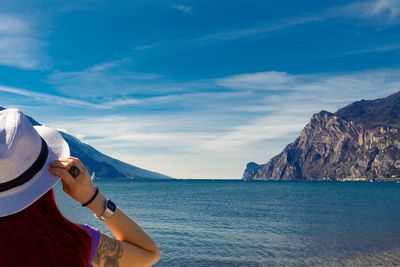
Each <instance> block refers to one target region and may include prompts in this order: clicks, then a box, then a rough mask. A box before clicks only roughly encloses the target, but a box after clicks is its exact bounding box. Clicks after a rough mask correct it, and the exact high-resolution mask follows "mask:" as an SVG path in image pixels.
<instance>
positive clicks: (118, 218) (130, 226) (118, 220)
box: [87, 192, 158, 253]
mask: <svg viewBox="0 0 400 267" xmlns="http://www.w3.org/2000/svg"><path fill="white" fill-rule="evenodd" d="M105 201H106V198H105V197H104V196H103V194H101V192H99V194H98V195H97V197H96V198H95V199H94V200H93V202H92V203H90V204H89V205H88V206H87V208H89V209H90V210H91V211H92V212H93V213H95V214H96V215H97V216H100V215H101V214H102V213H103V212H104V209H105ZM104 223H105V224H106V225H107V227H108V228H109V229H110V231H111V232H112V233H113V235H114V236H115V238H116V239H117V240H120V241H125V242H128V243H130V244H133V245H135V246H137V247H140V248H142V249H144V250H147V251H149V252H153V253H158V248H157V245H156V244H155V243H154V241H153V240H152V239H151V238H150V236H148V235H147V234H146V233H145V232H144V231H143V230H142V229H141V228H140V226H139V225H137V224H136V223H135V222H134V221H133V220H132V219H130V218H129V217H128V216H127V215H125V213H124V212H123V211H122V210H120V209H119V208H117V210H116V211H115V212H114V214H113V215H112V216H111V217H110V218H108V219H107V220H106V221H105V222H104Z"/></svg>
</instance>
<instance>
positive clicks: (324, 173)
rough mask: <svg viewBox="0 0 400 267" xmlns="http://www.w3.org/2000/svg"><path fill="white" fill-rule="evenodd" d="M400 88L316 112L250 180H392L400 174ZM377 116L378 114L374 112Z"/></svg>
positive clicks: (248, 172) (247, 175)
mask: <svg viewBox="0 0 400 267" xmlns="http://www.w3.org/2000/svg"><path fill="white" fill-rule="evenodd" d="M399 112H400V92H398V93H395V94H393V95H390V96H388V97H386V98H380V99H375V100H361V101H357V102H354V103H352V104H350V105H348V106H346V107H344V108H341V109H339V110H338V111H337V112H335V113H331V112H328V111H324V110H323V111H321V112H319V113H317V114H314V115H313V116H312V118H311V120H310V122H309V123H308V124H307V125H306V126H305V127H304V129H303V130H302V132H301V134H300V136H299V137H298V138H297V139H296V140H295V141H294V142H292V143H290V144H289V145H287V146H286V147H285V148H284V149H283V151H282V152H281V153H279V154H278V155H276V156H274V157H273V158H272V159H271V160H270V161H268V162H267V163H266V164H260V165H259V164H256V163H253V162H252V163H249V164H250V165H249V164H248V165H247V166H246V169H245V171H244V174H243V179H244V180H321V179H329V180H343V179H356V178H365V179H372V180H388V179H392V178H396V177H400V140H399V133H400V116H399V115H398V113H399ZM374 115H375V116H374Z"/></svg>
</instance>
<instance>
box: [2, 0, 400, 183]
mask: <svg viewBox="0 0 400 267" xmlns="http://www.w3.org/2000/svg"><path fill="white" fill-rule="evenodd" d="M11 2H12V3H11ZM0 6H1V8H0V51H1V53H0V95H1V100H2V101H1V103H0V105H1V106H4V107H19V108H21V109H22V110H23V111H24V112H25V113H27V114H29V115H31V116H33V117H34V118H35V119H37V120H39V121H41V122H44V123H46V124H47V125H49V126H52V127H55V128H58V129H63V130H64V131H67V132H68V133H71V134H73V135H75V136H77V137H79V138H80V139H81V140H83V141H85V142H87V143H89V144H91V145H93V146H94V147H96V148H97V149H99V150H100V151H102V152H104V153H106V154H108V155H111V156H114V157H116V158H119V159H121V160H124V161H126V162H128V163H132V164H134V165H137V166H140V167H143V168H147V169H150V170H154V171H158V172H162V173H164V174H167V175H170V176H174V177H179V178H240V177H241V176H242V174H243V170H244V168H245V165H246V163H248V162H249V161H255V162H258V163H265V162H267V161H268V160H269V158H270V157H272V156H273V155H275V154H277V153H279V152H280V151H281V150H282V149H283V148H284V146H285V145H286V144H287V143H289V142H292V141H293V140H294V139H295V138H296V136H297V135H298V134H299V133H300V132H301V129H302V128H303V127H304V125H305V124H306V123H307V122H308V121H309V119H310V117H311V115H312V114H314V113H317V112H319V111H320V110H321V109H325V110H328V111H332V112H334V111H335V110H336V109H337V108H339V107H342V106H344V105H347V104H349V103H351V102H353V101H355V100H358V99H362V98H364V99H372V98H377V97H383V96H387V95H389V94H391V93H394V92H397V91H399V90H400V63H399V62H400V61H399V60H400V1H398V0H374V1H368V0H367V1H328V0H327V1H295V0H293V1H285V0H279V1H278V0H270V1H267V0H262V1H261V0H260V1H258V0H253V1H248V0H247V1H245V0H233V1H232V0H230V1H225V0H213V1H206V0H201V1H200V0H198V1H169V0H130V1H97V0H88V1H73V0H71V1H4V0H0Z"/></svg>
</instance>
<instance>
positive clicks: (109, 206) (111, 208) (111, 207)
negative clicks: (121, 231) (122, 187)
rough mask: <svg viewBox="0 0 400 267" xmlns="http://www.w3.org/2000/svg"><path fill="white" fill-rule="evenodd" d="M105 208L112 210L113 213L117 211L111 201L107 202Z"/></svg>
mask: <svg viewBox="0 0 400 267" xmlns="http://www.w3.org/2000/svg"><path fill="white" fill-rule="evenodd" d="M107 208H109V209H110V210H112V211H113V212H114V211H115V210H116V209H117V206H116V205H115V203H114V202H112V201H111V200H108V201H107Z"/></svg>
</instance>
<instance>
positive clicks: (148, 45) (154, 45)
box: [134, 43, 160, 51]
mask: <svg viewBox="0 0 400 267" xmlns="http://www.w3.org/2000/svg"><path fill="white" fill-rule="evenodd" d="M159 45H160V43H154V44H145V45H138V46H135V47H134V50H139V51H142V50H148V49H151V48H154V47H157V46H159Z"/></svg>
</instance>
